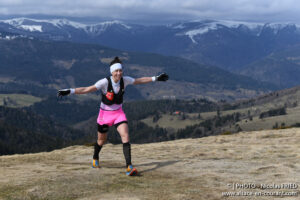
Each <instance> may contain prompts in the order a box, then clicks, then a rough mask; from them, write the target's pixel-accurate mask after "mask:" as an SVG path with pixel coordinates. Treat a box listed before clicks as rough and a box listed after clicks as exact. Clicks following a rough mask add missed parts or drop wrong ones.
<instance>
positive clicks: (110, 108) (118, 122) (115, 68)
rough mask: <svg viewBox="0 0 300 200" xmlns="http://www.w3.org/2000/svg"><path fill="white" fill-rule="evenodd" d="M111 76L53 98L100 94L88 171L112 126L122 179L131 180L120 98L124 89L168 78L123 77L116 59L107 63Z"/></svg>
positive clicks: (121, 98)
mask: <svg viewBox="0 0 300 200" xmlns="http://www.w3.org/2000/svg"><path fill="white" fill-rule="evenodd" d="M110 73H111V76H108V77H106V78H103V79H101V80H99V81H97V82H96V83H95V84H94V85H91V86H89V87H79V88H70V89H63V90H59V91H58V93H57V95H58V96H59V97H62V96H66V95H69V94H86V93H90V92H95V91H97V90H101V92H102V100H101V105H100V111H99V115H98V118H97V126H98V140H97V142H96V144H95V146H94V156H93V162H92V167H93V168H99V167H100V165H99V153H100V151H101V148H102V146H103V145H104V144H105V142H106V140H107V132H108V130H109V127H110V126H113V125H114V126H115V127H116V128H117V131H118V132H119V134H120V136H121V140H122V143H123V153H124V157H125V161H126V175H128V176H133V175H136V174H137V170H136V168H134V167H133V166H132V163H131V148H130V141H129V131H128V124H127V118H126V115H125V113H124V112H123V109H122V103H123V95H124V90H125V88H126V86H128V85H131V84H133V85H137V84H144V83H150V82H154V81H167V80H168V79H169V76H168V75H167V74H166V73H162V74H160V75H159V76H153V77H142V78H136V79H134V78H132V77H129V76H123V70H122V62H121V60H120V59H119V58H118V57H115V58H114V60H113V61H112V62H111V63H110Z"/></svg>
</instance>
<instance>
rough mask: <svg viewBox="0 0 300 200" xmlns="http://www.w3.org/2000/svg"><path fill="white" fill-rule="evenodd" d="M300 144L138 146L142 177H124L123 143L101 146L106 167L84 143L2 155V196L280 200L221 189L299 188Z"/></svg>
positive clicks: (212, 140) (242, 140)
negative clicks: (292, 185)
mask: <svg viewBox="0 0 300 200" xmlns="http://www.w3.org/2000/svg"><path fill="white" fill-rule="evenodd" d="M299 147H300V129H295V128H294V129H286V130H277V131H275V130H267V131H257V132H242V133H239V134H233V135H222V136H210V137H206V138H200V139H186V140H176V141H170V142H162V143H152V144H141V145H132V153H133V161H134V164H135V166H136V167H137V169H138V170H139V172H140V175H139V176H136V177H127V176H126V175H125V173H124V164H125V163H124V158H123V154H122V146H121V145H111V144H108V145H106V146H105V147H104V148H103V149H102V152H101V155H100V157H101V166H102V168H100V169H93V168H91V165H90V163H91V156H92V152H93V149H92V147H85V146H73V147H68V148H65V149H61V150H56V151H52V152H49V153H37V154H26V155H12V156H1V157H0V172H1V173H0V199H101V200H102V199H151V200H152V199H162V200H169V199H206V200H208V199H228V198H230V199H274V197H255V196H251V197H243V198H241V197H239V198H238V197H222V192H226V191H233V189H232V187H229V186H228V184H232V183H240V184H242V183H255V184H271V183H275V184H282V183H296V184H300V181H299V180H300V175H299V172H300V164H299V162H298V161H299V158H300V148H299ZM245 191H249V190H245ZM256 191H259V189H256ZM260 191H261V190H260ZM289 191H294V190H289ZM296 191H298V192H299V188H298V189H297V190H296ZM288 199H289V200H290V199H295V198H293V197H288Z"/></svg>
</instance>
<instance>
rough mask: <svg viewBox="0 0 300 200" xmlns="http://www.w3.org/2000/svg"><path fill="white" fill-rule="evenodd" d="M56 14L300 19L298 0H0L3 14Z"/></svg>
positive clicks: (154, 19) (148, 19) (159, 19)
mask: <svg viewBox="0 0 300 200" xmlns="http://www.w3.org/2000/svg"><path fill="white" fill-rule="evenodd" d="M32 14H42V15H56V16H66V17H90V18H91V19H92V18H97V19H103V20H120V21H129V22H145V23H153V24H155V23H156V24H163V23H169V22H179V21H191V20H203V19H217V20H237V21H251V22H293V23H299V22H300V1H297V0H0V16H14V15H18V16H22V15H32Z"/></svg>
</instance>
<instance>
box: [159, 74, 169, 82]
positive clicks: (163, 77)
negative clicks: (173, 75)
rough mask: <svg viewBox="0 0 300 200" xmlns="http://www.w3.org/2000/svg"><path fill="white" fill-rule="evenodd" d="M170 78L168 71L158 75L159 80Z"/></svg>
mask: <svg viewBox="0 0 300 200" xmlns="http://www.w3.org/2000/svg"><path fill="white" fill-rule="evenodd" d="M168 79H169V76H168V74H166V73H162V74H160V75H158V76H156V80H157V81H167V80H168Z"/></svg>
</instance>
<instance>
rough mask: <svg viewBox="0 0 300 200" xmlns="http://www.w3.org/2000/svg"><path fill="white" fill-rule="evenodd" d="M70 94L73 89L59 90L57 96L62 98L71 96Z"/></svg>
mask: <svg viewBox="0 0 300 200" xmlns="http://www.w3.org/2000/svg"><path fill="white" fill-rule="evenodd" d="M70 93H71V89H63V90H58V92H57V96H58V97H62V96H66V95H69V94H70Z"/></svg>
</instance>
